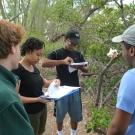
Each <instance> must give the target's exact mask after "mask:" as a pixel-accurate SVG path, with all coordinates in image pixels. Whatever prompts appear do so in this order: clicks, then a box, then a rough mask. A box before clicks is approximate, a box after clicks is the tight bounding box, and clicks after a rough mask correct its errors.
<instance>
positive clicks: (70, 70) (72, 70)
mask: <svg viewBox="0 0 135 135" xmlns="http://www.w3.org/2000/svg"><path fill="white" fill-rule="evenodd" d="M75 70H77V69H76V68H72V67H70V65H69V66H68V71H69V72H70V73H72V72H74V71H75Z"/></svg>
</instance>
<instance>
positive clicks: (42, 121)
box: [28, 105, 47, 135]
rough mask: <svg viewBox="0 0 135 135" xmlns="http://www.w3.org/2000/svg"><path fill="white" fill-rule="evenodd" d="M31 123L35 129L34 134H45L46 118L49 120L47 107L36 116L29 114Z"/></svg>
mask: <svg viewBox="0 0 135 135" xmlns="http://www.w3.org/2000/svg"><path fill="white" fill-rule="evenodd" d="M28 117H29V120H30V123H31V125H32V127H33V129H34V134H35V135H38V134H42V133H44V132H45V125H46V118H47V106H46V105H45V108H44V109H43V110H42V111H40V112H39V113H36V114H28Z"/></svg>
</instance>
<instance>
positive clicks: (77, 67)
mask: <svg viewBox="0 0 135 135" xmlns="http://www.w3.org/2000/svg"><path fill="white" fill-rule="evenodd" d="M70 67H72V68H75V69H80V70H81V69H83V67H84V66H81V65H79V66H77V65H76V66H75V65H70Z"/></svg>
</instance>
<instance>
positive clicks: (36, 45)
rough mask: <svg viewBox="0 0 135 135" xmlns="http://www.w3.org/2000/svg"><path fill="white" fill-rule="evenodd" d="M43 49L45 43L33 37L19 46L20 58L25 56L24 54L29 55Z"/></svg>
mask: <svg viewBox="0 0 135 135" xmlns="http://www.w3.org/2000/svg"><path fill="white" fill-rule="evenodd" d="M43 47H44V48H45V43H44V42H43V41H41V40H39V39H37V38H35V37H30V38H28V39H27V40H26V41H25V43H24V44H23V45H22V46H21V56H25V54H26V53H31V52H33V51H34V50H39V49H42V48H43Z"/></svg>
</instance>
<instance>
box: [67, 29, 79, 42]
mask: <svg viewBox="0 0 135 135" xmlns="http://www.w3.org/2000/svg"><path fill="white" fill-rule="evenodd" d="M65 37H66V38H69V39H70V40H71V42H76V43H79V42H80V34H79V32H78V31H77V30H75V29H70V30H68V31H67V33H66V34H65Z"/></svg>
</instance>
